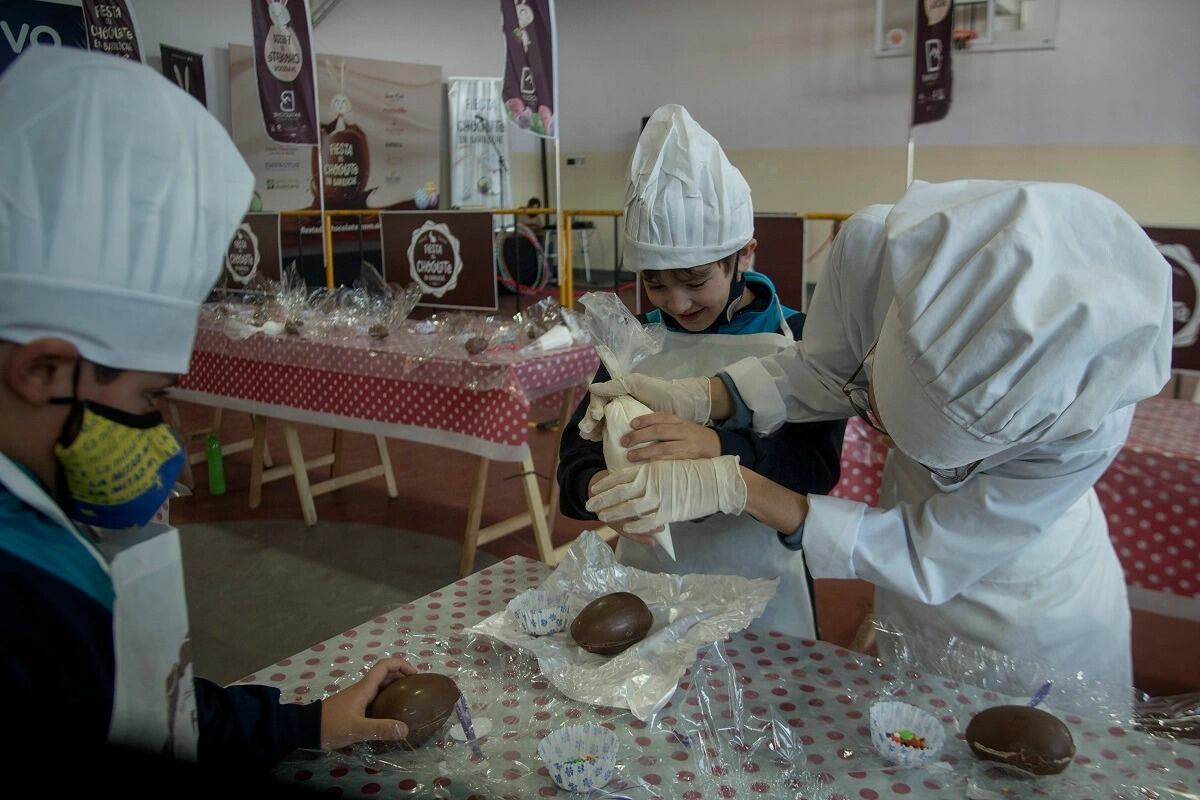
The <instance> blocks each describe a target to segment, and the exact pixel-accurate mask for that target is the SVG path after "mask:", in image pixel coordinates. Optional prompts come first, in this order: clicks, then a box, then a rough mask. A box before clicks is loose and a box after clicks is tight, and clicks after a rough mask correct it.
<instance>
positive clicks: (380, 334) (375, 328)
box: [367, 322, 391, 339]
mask: <svg viewBox="0 0 1200 800" xmlns="http://www.w3.org/2000/svg"><path fill="white" fill-rule="evenodd" d="M367 333H368V334H370V336H371V337H372V338H374V339H386V338H387V337H388V334H389V333H391V330H390V329H389V328H388V326H387V325H384V324H383V323H382V322H377V323H375V324H374V325H372V326H371V327H370V328H368V329H367Z"/></svg>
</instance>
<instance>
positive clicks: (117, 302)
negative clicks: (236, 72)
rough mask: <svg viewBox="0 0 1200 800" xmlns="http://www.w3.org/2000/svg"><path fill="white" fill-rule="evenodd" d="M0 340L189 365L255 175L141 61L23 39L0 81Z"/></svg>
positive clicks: (135, 364) (192, 106) (138, 365)
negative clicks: (60, 344)
mask: <svg viewBox="0 0 1200 800" xmlns="http://www.w3.org/2000/svg"><path fill="white" fill-rule="evenodd" d="M0 153H3V154H4V157H3V158H2V159H0V340H5V341H11V342H16V343H19V344H24V343H26V342H30V341H33V340H34V339H39V338H44V337H59V338H62V339H66V340H67V341H69V342H71V343H72V344H74V345H75V346H76V347H77V348H78V349H79V352H80V353H81V354H82V355H83V357H84V358H86V359H88V360H89V361H92V362H95V363H97V364H102V365H104V366H107V367H113V368H115V369H136V370H145V371H149V372H167V373H181V372H186V371H187V368H188V362H189V358H190V354H191V349H192V343H193V340H194V338H195V333H196V316H197V312H198V310H199V306H200V303H201V302H203V301H204V299H205V297H206V296H207V294H208V292H209V291H210V290H211V289H212V286H213V284H214V283H215V282H216V280H217V278H218V276H219V274H220V269H221V261H222V258H223V254H224V251H225V248H226V247H227V246H228V244H229V240H230V239H231V238H232V237H233V233H234V231H235V230H236V228H237V226H238V223H239V221H240V220H241V218H242V215H243V214H244V213H245V211H246V207H247V205H248V204H249V201H250V196H251V192H252V190H253V183H254V178H253V176H252V175H251V173H250V170H249V168H247V166H246V163H245V161H243V160H242V157H241V156H240V155H238V152H237V149H236V148H235V147H234V145H233V142H232V141H230V139H229V135H228V134H227V133H226V132H225V129H224V128H223V127H222V126H221V124H220V123H219V122H217V120H216V119H214V118H213V116H212V115H211V114H209V113H208V111H207V110H205V108H204V107H203V106H202V105H200V104H199V103H197V102H196V101H195V100H194V99H192V98H191V97H189V96H188V95H187V94H185V93H184V92H183V91H181V90H180V89H179V88H178V87H176V86H174V85H173V84H171V83H170V82H169V81H167V80H166V79H164V78H163V77H162V76H161V75H158V74H156V73H155V72H154V71H153V70H151V69H150V68H149V67H146V66H143V65H142V64H137V63H134V62H131V61H128V60H125V59H120V58H114V57H112V56H107V55H100V54H94V53H87V52H84V51H81V50H76V49H74V48H59V47H35V48H33V49H32V50H31V51H30V52H28V53H26V54H25V55H24V56H22V57H21V58H19V59H17V60H16V62H15V63H14V64H13V65H12V66H11V67H9V69H8V70H7V71H6V72H5V74H4V75H3V77H0Z"/></svg>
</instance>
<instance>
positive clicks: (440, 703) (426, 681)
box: [367, 672, 462, 748]
mask: <svg viewBox="0 0 1200 800" xmlns="http://www.w3.org/2000/svg"><path fill="white" fill-rule="evenodd" d="M460 697H462V693H461V692H460V691H459V690H458V685H457V684H456V683H455V682H454V681H453V680H451V679H450V678H448V677H446V676H445V675H436V674H434V673H429V672H421V673H418V674H416V675H405V676H403V677H401V678H398V679H396V680H395V681H393V682H392V683H389V684H388V685H387V686H385V687H384V688H383V689H382V690H381V691H380V692H379V694H378V695H376V696H375V700H374V701H372V702H371V704H370V705H369V706H367V716H368V717H371V718H372V719H394V720H399V721H400V722H403V723H404V724H405V725H407V726H408V738H406V739H405V740H404V742H403V744H404V745H405V746H407V747H410V748H416V747H420V746H421V745H422V744H424V743H425V742H426V741H427V740H428V739H429V738H430V737H431V736H433V735H434V734H436V733H437V732H438V731H439V730H441V728H442V726H443V725H445V724H446V720H448V719H450V715H451V714H452V713H454V704H455V703H457V702H458V700H459V698H460Z"/></svg>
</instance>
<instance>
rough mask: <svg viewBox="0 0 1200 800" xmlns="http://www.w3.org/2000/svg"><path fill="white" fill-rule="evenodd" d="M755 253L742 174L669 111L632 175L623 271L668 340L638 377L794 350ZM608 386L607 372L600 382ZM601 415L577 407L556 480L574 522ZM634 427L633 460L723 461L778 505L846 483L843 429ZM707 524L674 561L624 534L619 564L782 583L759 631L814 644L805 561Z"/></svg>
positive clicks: (796, 330)
mask: <svg viewBox="0 0 1200 800" xmlns="http://www.w3.org/2000/svg"><path fill="white" fill-rule="evenodd" d="M756 247H757V242H756V241H755V239H754V209H753V204H752V202H751V197H750V187H749V185H748V184H747V183H746V180H745V178H744V177H743V176H742V173H741V172H740V171H738V169H737V168H736V167H735V166H734V165H733V164H732V163H730V161H729V159H728V158H727V157H726V155H725V152H724V151H723V150H722V149H721V145H720V144H719V143H718V142H717V140H716V139H715V138H713V137H712V135H710V134H709V133H708V132H707V131H706V130H704V129H703V128H702V127H700V125H699V124H698V123H697V122H696V121H695V120H694V119H692V116H691V115H690V114H689V113H688V112H687V109H685V108H684V107H683V106H679V105H666V106H663V107H661V108H659V109H658V110H657V111H655V112H654V114H653V115H652V116H651V117H650V119H649V121H648V122H647V124H646V127H645V129H644V130H643V131H642V134H641V136H640V138H639V139H638V144H637V149H636V150H635V151H634V154H633V158H632V160H631V162H630V166H629V185H628V189H627V193H626V200H625V250H624V253H625V256H624V264H625V267H626V268H628V269H631V270H633V271H634V272H636V273H638V274H639V275H640V276H641V279H642V284H643V285H644V286H645V289H646V294H647V296H648V297H649V299H650V302H651V303H652V304H653V305H654V306H655V310H653V311H651V312H650V313H649V314H647V315H646V317H645V318H644V319H643V321H644V322H652V323H663V324H664V325H665V326H666V327H667V331H668V332H667V338H666V342H665V344H664V346H663V349H662V351H661V352H660V353H658V354H656V355H654V356H651V357H649V358H647V359H645V360H643V361H641V362H639V364H638V365H637V366H636V367H635V369H637V370H638V372H641V373H644V374H651V375H659V376H671V377H679V376H685V375H707V374H711V373H712V372H715V371H717V370H720V369H723V368H725V367H727V366H730V365H731V364H733V363H735V362H737V361H740V360H742V359H744V358H746V357H748V356H756V355H758V356H761V355H768V354H771V353H777V352H779V351H781V350H784V349H787V348H790V347H791V346H792V344H793V342H794V340H795V339H798V338H799V337H800V335H801V333H802V331H803V327H804V315H803V314H801V313H800V312H798V311H795V310H793V309H790V308H788V307H786V306H784V305H783V304H782V303H781V302H780V300H779V297H778V295H777V294H776V292H775V286H774V284H772V283H771V281H770V279H769V278H768V277H767V276H766V275H763V274H760V273H757V272H751V271H749V269H748V267H749V264H750V260H751V257H752V256H753V254H754V251H755V248H756ZM795 255H796V258H797V259H799V258H800V257H801V254H799V253H797V254H795ZM607 379H608V374H607V372H606V371H604V369H603V368H601V373H600V374H599V375H597V380H599V381H603V380H607ZM601 409H602V402H599V401H595V400H593V401H591V402H585V403H583V404H581V405H580V407H579V408H578V409H577V411H576V413H575V418H574V419H573V420H572V422H571V424H570V425H569V426H568V427H567V428H566V429H565V430H564V431H563V437H562V448H561V453H562V457H561V461H560V465H559V470H558V477H559V484H560V485H561V486H562V487H563V491H562V494H561V498H562V508H563V512H564V513H565V514H566V515H568V516H571V517H575V518H582V519H592V518H594V515H593V514H591V513H590V512H589V511H588V509H587V508H586V504H587V502H588V499H589V497H590V495H591V492H592V491H593V489H594V487H595V486H597V484H599V482H600V481H601V480H603V479H604V476H605V475H606V474H607V473H606V471H605V470H606V467H605V460H604V451H603V448H602V446H601V445H600V443H599V442H596V441H590V440H589V439H595V438H597V437H598V435H599V422H598V419H599V418H600V417H601V416H602V412H601ZM636 426H637V429H636V430H634V431H632V432H631V433H629V434H628V436H627V438H626V441H625V442H624V444H625V446H627V447H632V446H635V445H638V444H642V443H647V446H645V447H642V448H639V449H635V450H630V451H628V457H629V458H630V459H631V460H633V461H635V462H641V461H660V460H668V459H669V460H678V459H685V460H686V459H696V458H708V457H712V458H717V459H718V461H716V462H715V463H719V464H721V465H722V466H723V468H724V469H725V470H726V471H727V473H730V474H732V473H737V474H740V475H743V476H744V477H745V479H746V480H747V481H749V482H751V483H753V484H755V485H756V486H759V487H761V488H762V490H763V491H766V492H768V493H773V494H772V496H785V497H786V496H789V495H791V494H794V493H803V494H809V493H812V494H824V493H826V492H828V491H829V490H830V489H832V488H833V486H834V484H836V483H837V481H838V476H839V468H840V452H841V442H842V434H843V431H844V429H845V426H844V423H842V422H840V421H833V422H819V423H800V424H788V425H784V426H782V427H781V428H780V429H779V430H777V431H774V432H773V433H772V434H771V435H769V436H760V435H758V434H756V433H755V432H754V431H753V430H751V429H750V427H749V426H748V425H743V426H736V425H722V426H705V425H700V424H696V423H695V422H691V421H688V420H683V419H680V418H678V417H677V416H674V415H671V414H651V415H648V416H645V417H643V418H641V419H640V420H637V422H636ZM789 490H790V491H789ZM737 510H740V507H739V508H738V509H737ZM700 516H704V518H703V519H693V518H689V520H691V521H687V522H684V523H683V524H679V525H673V526H672V528H671V537H672V541H673V545H674V550H675V559H674V560H673V559H671V558H670V557H668V556H666V555H665V554H664V553H663V552H662V551H661V550H660V549H659V548H658V547H656V546H655V545H654V544H653V543H650V542H648V541H647V540H646V539H644V538H643V537H639V536H636V535H633V534H631V535H628V536H625V537H622V539H621V541H620V542H619V543H618V546H617V556H618V558H619V559H620V560H621V561H622V562H623V563H625V564H629V565H632V566H636V567H639V568H642V569H647V570H650V571H654V572H670V573H675V574H699V573H710V574H726V575H741V576H743V577H750V578H779V579H780V585H779V589H778V591H777V593H776V595H775V598H774V600H772V602H771V603H770V604H769V605H768V606H767V608H766V610H765V612H764V613H763V615H762V617H760V618H759V620H758V621H757V623H756V624H758V625H759V626H761V627H763V628H769V629H774V630H779V631H782V632H784V633H787V634H789V635H793V636H803V637H813V636H816V622H815V615H814V613H813V603H812V585H811V577H810V576H809V575H808V572H807V570H806V569H805V566H804V559H803V556H802V554H801V553H799V552H792V551H789V550H788V549H787V548H785V547H783V546H782V545H781V544H780V542H779V538H778V533H777V531H776V529H774V528H772V527H770V526H768V525H764V524H762V523H760V522H758V521H757V520H755V519H754V518H752V517H751V516H750V515H744V516H741V517H737V516H730V515H726V514H715V515H711V516H710V515H709V514H707V513H706V514H705V515H697V517H700ZM617 527H618V528H619V527H620V526H619V525H618V526H617ZM789 532H790V531H789Z"/></svg>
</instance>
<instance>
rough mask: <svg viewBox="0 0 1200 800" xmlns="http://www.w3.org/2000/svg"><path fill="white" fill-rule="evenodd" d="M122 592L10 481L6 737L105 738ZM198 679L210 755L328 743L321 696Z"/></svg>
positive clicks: (2, 662)
mask: <svg viewBox="0 0 1200 800" xmlns="http://www.w3.org/2000/svg"><path fill="white" fill-rule="evenodd" d="M113 600H114V593H113V587H112V582H111V580H110V579H109V577H108V574H107V573H106V572H105V571H104V570H103V569H102V568H101V567H100V565H99V564H97V563H96V561H95V559H94V557H93V556H92V554H91V553H89V552H88V551H87V547H86V546H85V545H84V544H83V543H82V542H80V541H79V540H78V539H76V538H75V537H74V536H72V535H71V534H70V533H69V532H68V531H66V530H64V529H63V528H62V526H61V525H60V524H59V523H58V522H57V521H55V520H53V519H51V518H49V517H47V516H45V515H44V514H42V513H41V512H40V511H38V510H37V509H35V508H33V507H32V506H30V505H28V504H27V503H25V502H24V501H22V500H21V499H20V498H19V497H17V496H16V495H15V494H13V493H12V492H11V491H10V490H9V489H8V487H6V486H5V485H4V484H3V483H0V608H3V609H4V613H3V614H0V687H2V688H3V691H4V697H5V702H4V710H5V717H6V720H7V722H6V723H5V725H4V726H3V727H4V728H5V729H6V730H5V733H4V734H3V738H4V739H5V740H7V741H8V742H12V743H15V744H16V745H17V746H19V747H20V748H21V749H22V750H28V749H30V748H31V747H37V746H38V743H41V744H42V745H44V746H45V747H50V748H58V747H66V748H68V750H76V749H90V748H98V747H100V746H102V745H103V744H104V743H105V740H106V738H107V736H108V728H109V720H110V718H111V716H112V710H113V693H114V687H115V678H116V671H115V669H116V668H115V663H116V662H115V651H114V644H113V611H112V609H113ZM195 688H196V709H197V714H198V717H199V718H198V726H199V731H200V741H199V752H198V760H199V761H200V763H201V764H202V765H213V764H218V763H219V764H222V765H226V766H237V767H247V766H259V767H263V768H265V767H268V766H270V765H272V764H274V763H275V762H277V761H279V760H280V759H281V758H283V756H285V755H287V754H288V753H290V752H292V751H293V750H295V749H297V748H300V747H308V748H317V747H320V738H321V704H320V703H319V702H316V703H311V704H308V705H304V706H300V705H281V704H280V703H279V690H277V689H272V688H270V687H267V686H236V687H232V688H223V687H220V686H218V685H216V684H214V683H212V682H211V681H207V680H204V679H201V678H197V679H196V682H195ZM69 762H70V759H69V758H68V759H67V762H66V764H67V765H68V766H69Z"/></svg>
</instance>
